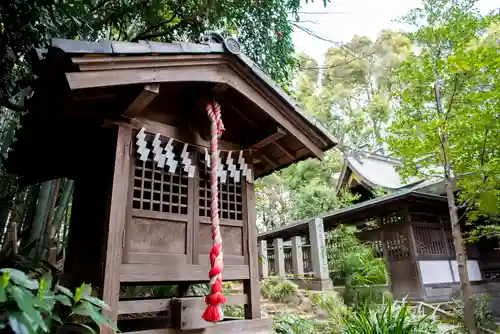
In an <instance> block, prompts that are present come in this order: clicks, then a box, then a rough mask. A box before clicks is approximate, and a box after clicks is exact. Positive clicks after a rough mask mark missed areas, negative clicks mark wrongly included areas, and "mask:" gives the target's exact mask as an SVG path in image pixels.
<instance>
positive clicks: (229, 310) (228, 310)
mask: <svg viewBox="0 0 500 334" xmlns="http://www.w3.org/2000/svg"><path fill="white" fill-rule="evenodd" d="M224 316H225V317H228V318H243V317H244V316H245V309H244V308H243V305H226V306H224Z"/></svg>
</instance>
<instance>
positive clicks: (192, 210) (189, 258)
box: [179, 152, 199, 290]
mask: <svg viewBox="0 0 500 334" xmlns="http://www.w3.org/2000/svg"><path fill="white" fill-rule="evenodd" d="M197 162H198V153H197V152H194V153H193V163H194V164H196V167H197V169H199V164H198V163H197ZM198 174H199V172H195V173H194V177H192V178H188V199H187V204H188V221H187V226H186V262H187V263H197V262H195V257H196V258H198V254H197V252H196V250H195V249H194V245H196V243H195V242H194V240H196V236H195V232H198V228H197V227H198V224H199V219H198V215H199V212H198V211H199V205H198V194H197V192H198ZM195 226H196V228H195ZM179 290H180V289H179Z"/></svg>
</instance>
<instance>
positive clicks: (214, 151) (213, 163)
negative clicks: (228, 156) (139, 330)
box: [202, 102, 226, 322]
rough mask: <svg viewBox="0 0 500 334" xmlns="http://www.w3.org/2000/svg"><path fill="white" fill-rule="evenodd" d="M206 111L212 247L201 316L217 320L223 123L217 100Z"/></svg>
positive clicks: (220, 316)
mask: <svg viewBox="0 0 500 334" xmlns="http://www.w3.org/2000/svg"><path fill="white" fill-rule="evenodd" d="M206 112H207V114H208V118H209V119H210V123H211V126H210V130H211V131H210V133H211V138H210V189H211V216H210V222H211V224H212V249H211V250H210V271H209V273H208V278H209V279H210V294H209V295H207V296H206V297H205V302H206V304H207V308H206V309H205V312H203V315H202V318H203V319H204V320H205V321H208V322H218V321H221V320H223V319H224V312H223V310H222V305H224V303H225V302H226V298H225V297H224V295H223V294H222V269H223V267H224V264H223V252H222V237H221V233H220V227H219V186H218V180H217V168H218V163H219V159H217V157H218V140H219V138H220V136H222V134H223V133H224V124H223V123H222V120H221V111H220V106H219V104H218V103H217V102H214V103H213V104H212V103H208V104H207V106H206Z"/></svg>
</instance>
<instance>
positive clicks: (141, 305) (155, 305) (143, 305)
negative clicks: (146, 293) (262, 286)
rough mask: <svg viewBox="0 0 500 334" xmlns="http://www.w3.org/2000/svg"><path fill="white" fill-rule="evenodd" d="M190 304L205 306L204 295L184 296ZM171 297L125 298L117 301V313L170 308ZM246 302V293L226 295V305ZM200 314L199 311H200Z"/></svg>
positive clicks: (199, 306) (155, 310) (157, 310)
mask: <svg viewBox="0 0 500 334" xmlns="http://www.w3.org/2000/svg"><path fill="white" fill-rule="evenodd" d="M186 298H187V299H189V300H190V302H189V303H190V305H192V306H193V307H196V308H203V307H205V299H204V297H186ZM172 299H173V298H165V299H143V300H126V301H120V302H119V303H118V314H133V313H145V312H161V311H166V310H168V309H169V308H170V306H171V302H172ZM247 303H248V296H247V295H226V305H245V304H247ZM200 314H201V313H200Z"/></svg>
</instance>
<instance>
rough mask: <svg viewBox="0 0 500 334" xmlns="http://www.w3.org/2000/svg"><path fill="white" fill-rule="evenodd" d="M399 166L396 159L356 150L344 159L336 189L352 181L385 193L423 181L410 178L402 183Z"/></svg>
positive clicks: (399, 163) (398, 161)
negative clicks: (385, 191)
mask: <svg viewBox="0 0 500 334" xmlns="http://www.w3.org/2000/svg"><path fill="white" fill-rule="evenodd" d="M400 165H401V161H400V160H398V159H395V158H392V157H389V156H386V155H382V154H380V153H376V152H366V151H361V150H356V151H354V152H353V154H352V155H351V156H348V157H346V158H345V159H344V166H343V169H342V172H341V175H340V177H339V182H338V183H337V189H340V188H341V187H346V186H347V187H348V186H349V184H350V182H352V180H355V181H357V182H358V183H361V184H362V185H363V186H364V187H365V188H367V189H370V190H374V189H375V188H378V187H380V188H383V189H384V190H387V191H396V190H400V189H403V188H409V187H412V186H415V185H416V184H418V183H420V182H422V181H423V180H421V179H419V178H415V177H411V178H410V179H409V180H408V181H407V182H404V181H403V180H402V178H401V177H400V175H399V173H398V171H397V170H396V168H397V167H398V166H400Z"/></svg>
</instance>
